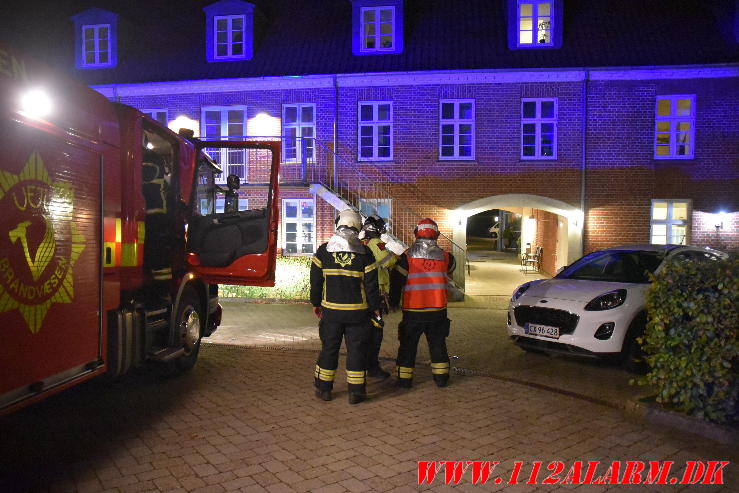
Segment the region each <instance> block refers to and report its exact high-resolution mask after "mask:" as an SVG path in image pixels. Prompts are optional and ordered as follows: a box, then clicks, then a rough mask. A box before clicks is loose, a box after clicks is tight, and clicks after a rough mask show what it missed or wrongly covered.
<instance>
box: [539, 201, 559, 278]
mask: <svg viewBox="0 0 739 493" xmlns="http://www.w3.org/2000/svg"><path fill="white" fill-rule="evenodd" d="M534 218H535V219H536V240H535V244H534V245H531V249H532V250H534V249H535V248H536V247H538V246H540V247H542V248H543V250H542V262H541V270H542V271H544V272H545V273H546V274H549V275H553V274H554V272H555V271H556V270H557V269H556V267H555V262H556V260H557V231H558V229H559V223H558V220H559V216H558V215H557V214H552V213H551V212H547V211H542V210H538V209H537V210H534ZM566 260H567V259H565V263H567V262H566Z"/></svg>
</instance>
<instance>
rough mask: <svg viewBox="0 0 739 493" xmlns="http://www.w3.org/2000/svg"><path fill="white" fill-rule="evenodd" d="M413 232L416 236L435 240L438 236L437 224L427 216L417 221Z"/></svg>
mask: <svg viewBox="0 0 739 493" xmlns="http://www.w3.org/2000/svg"><path fill="white" fill-rule="evenodd" d="M413 234H415V235H416V238H430V239H432V240H435V239H436V238H438V237H439V226H437V225H436V223H435V222H434V220H433V219H429V218H428V217H427V218H426V219H421V220H420V221H418V224H417V225H416V229H414V230H413Z"/></svg>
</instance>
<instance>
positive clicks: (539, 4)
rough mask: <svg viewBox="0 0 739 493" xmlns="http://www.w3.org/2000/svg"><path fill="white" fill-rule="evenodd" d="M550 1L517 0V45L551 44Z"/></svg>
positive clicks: (551, 17)
mask: <svg viewBox="0 0 739 493" xmlns="http://www.w3.org/2000/svg"><path fill="white" fill-rule="evenodd" d="M553 18H554V16H553V15H552V2H551V1H544V0H518V37H517V42H518V46H552V29H553V27H554V26H553V23H552V20H553Z"/></svg>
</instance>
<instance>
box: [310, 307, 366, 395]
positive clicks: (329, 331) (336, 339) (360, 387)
mask: <svg viewBox="0 0 739 493" xmlns="http://www.w3.org/2000/svg"><path fill="white" fill-rule="evenodd" d="M369 331H370V322H369V321H366V322H353V323H349V322H332V321H328V320H323V319H322V320H321V321H320V323H319V324H318V335H319V336H320V337H321V343H322V347H321V354H319V355H318V361H317V362H316V370H315V373H314V377H315V378H314V382H315V386H316V388H318V389H319V390H331V389H332V388H333V386H334V378H335V376H336V368H337V367H338V366H339V349H340V348H341V340H342V338H344V339H345V340H346V381H347V384H348V387H349V392H350V393H352V394H364V393H365V392H366V381H367V371H366V370H367V338H368V337H369Z"/></svg>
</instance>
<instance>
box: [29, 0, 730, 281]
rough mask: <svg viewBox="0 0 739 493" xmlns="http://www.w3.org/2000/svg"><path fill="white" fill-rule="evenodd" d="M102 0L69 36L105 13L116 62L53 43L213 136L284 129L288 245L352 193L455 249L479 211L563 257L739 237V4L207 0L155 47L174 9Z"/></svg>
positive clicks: (320, 227)
mask: <svg viewBox="0 0 739 493" xmlns="http://www.w3.org/2000/svg"><path fill="white" fill-rule="evenodd" d="M72 3H74V2H72ZM87 4H89V2H87ZM87 4H85V6H89V5H87ZM299 4H300V5H299ZM637 4H639V5H637ZM96 6H97V7H100V8H102V9H109V10H98V9H90V10H82V5H81V4H80V6H78V8H79V10H76V11H74V12H72V13H76V14H78V15H77V16H75V28H74V29H75V31H74V32H72V31H71V30H69V32H66V36H67V39H66V43H67V45H68V46H74V42H75V40H77V41H76V43H77V46H78V47H79V46H82V47H83V48H84V46H86V45H85V44H84V43H85V40H84V39H82V40H79V39H78V38H79V37H80V36H82V37H83V38H84V36H85V35H86V34H85V33H86V32H87V31H85V26H87V27H89V26H90V25H95V26H98V25H102V24H97V22H98V21H97V20H96V19H103V21H105V22H108V23H110V24H105V25H109V26H110V29H111V34H110V35H108V37H107V38H104V37H102V35H100V34H99V33H98V31H95V33H94V34H92V36H93V37H95V36H97V37H95V38H94V39H96V40H97V41H98V42H104V43H108V44H107V45H105V46H108V48H109V50H110V51H111V52H112V51H113V50H117V52H116V57H115V63H113V62H112V60H113V57H111V56H109V55H107V54H106V53H107V52H103V51H101V50H100V49H99V46H100V44H98V45H96V46H97V48H96V49H94V50H93V52H94V55H95V57H94V58H89V53H88V58H89V60H92V61H93V62H95V64H100V63H101V60H102V62H105V63H107V62H110V63H109V64H108V65H105V63H103V66H102V67H99V66H97V65H95V64H93V65H94V66H90V67H84V63H81V64H80V63H77V65H74V64H71V62H70V60H69V57H72V56H74V57H76V58H75V59H76V60H77V62H85V60H81V59H80V58H79V57H80V56H83V55H80V50H79V49H78V50H77V52H75V53H76V54H75V55H72V54H71V48H69V49H68V50H67V51H66V52H65V51H64V50H63V48H57V49H56V50H49V51H48V52H45V53H47V55H48V56H47V58H50V59H53V60H55V61H56V62H57V64H59V65H61V66H65V64H66V66H68V68H69V69H70V70H72V69H73V68H74V67H75V66H76V67H77V68H76V69H74V70H72V71H73V72H74V73H75V74H76V75H77V76H78V77H81V78H83V79H84V80H86V81H87V82H88V83H90V84H91V85H92V86H93V87H94V88H96V89H97V90H99V91H100V92H101V93H103V94H104V95H106V96H107V97H109V98H110V99H112V100H115V101H119V102H122V103H125V104H129V105H131V106H134V107H137V108H139V109H142V110H148V111H152V110H158V111H159V112H161V114H160V115H159V117H160V118H161V119H162V121H163V122H165V123H167V124H171V123H172V121H173V120H174V119H175V118H177V117H187V118H188V119H190V120H191V121H193V122H195V126H196V129H197V130H198V131H199V132H200V135H201V136H206V138H207V135H208V131H209V130H208V128H210V127H208V128H206V127H207V126H208V125H211V127H212V128H216V127H218V126H219V125H220V129H221V130H219V131H220V132H221V133H220V134H219V135H231V136H237V135H247V136H269V137H274V138H280V137H282V138H283V142H284V143H285V149H284V150H283V155H284V157H285V159H284V160H285V164H284V165H283V173H282V180H283V182H284V185H283V187H282V189H281V198H282V199H283V210H282V214H283V217H282V222H281V224H282V226H281V231H280V244H281V246H282V248H283V252H284V254H308V253H311V252H312V251H313V250H314V249H315V248H316V247H317V246H318V245H319V244H320V243H321V242H323V241H325V240H326V239H327V238H328V237H329V235H330V234H331V232H332V230H333V216H334V208H335V205H334V206H332V205H330V203H332V202H333V203H334V204H336V201H335V199H336V198H337V197H338V198H339V199H343V200H345V201H348V202H350V203H352V204H353V205H355V206H357V207H358V208H360V209H361V210H363V211H365V212H367V211H370V210H373V208H374V210H377V211H378V212H380V213H381V215H387V216H389V217H388V219H389V220H390V222H391V224H392V228H393V232H394V233H395V234H397V235H398V236H399V237H400V238H401V239H408V237H409V233H410V232H411V231H412V228H413V225H414V223H415V221H417V220H418V219H420V218H421V217H424V216H429V217H433V218H434V219H436V220H437V221H438V223H439V225H440V227H441V230H442V232H443V233H444V234H445V236H446V237H447V238H448V240H444V241H446V242H447V243H446V244H447V246H451V245H450V243H449V241H452V240H453V241H454V242H455V243H456V244H457V245H460V246H462V247H463V246H464V244H465V238H466V221H467V218H468V217H469V216H470V215H472V214H475V213H478V212H481V211H484V210H489V209H502V210H508V211H512V212H515V213H518V214H521V215H522V217H523V219H524V221H525V222H526V224H527V225H528V226H527V227H529V228H530V231H529V232H528V234H529V237H530V238H531V242H532V246H542V247H543V249H544V261H543V269H544V270H545V271H546V272H549V273H552V272H554V271H555V270H556V269H557V268H558V267H561V266H562V265H566V264H568V263H570V262H571V261H572V260H574V259H576V258H577V257H579V256H580V255H581V254H582V253H586V252H590V251H593V250H596V249H600V248H604V247H608V246H613V245H617V244H628V243H649V242H662V243H664V242H668V243H670V242H674V243H691V244H695V245H704V246H711V247H717V248H721V249H725V250H735V249H737V248H739V200H738V196H739V195H738V194H737V188H738V185H739V180H738V178H739V111H738V109H739V64H737V63H736V61H737V60H738V59H739V49H738V47H739V38H738V36H739V27H738V26H739V17H737V11H736V4H735V2H733V1H717V2H715V4H714V3H711V5H710V6H709V7H706V5H705V3H703V2H699V1H697V0H696V1H685V2H681V3H680V6H677V5H676V4H675V3H674V2H669V1H655V2H650V5H649V6H646V7H645V6H644V5H643V2H634V1H631V0H625V1H624V2H619V3H618V6H614V5H612V6H611V7H610V10H604V9H602V8H599V7H598V6H597V5H594V3H593V2H583V1H575V0H566V1H563V0H551V1H542V0H530V1H529V0H505V1H503V0H501V1H482V0H457V1H452V0H436V1H428V2H424V1H420V0H405V1H404V0H385V1H383V0H326V1H321V2H287V1H285V0H275V1H273V2H266V1H264V2H262V1H256V0H255V1H254V2H253V3H249V2H242V1H238V0H222V1H220V2H215V3H212V2H197V1H187V2H184V3H183V5H182V6H181V8H180V9H179V11H178V12H177V13H171V12H170V13H169V14H171V16H174V17H177V18H179V17H181V18H182V20H177V19H175V20H174V21H173V22H172V23H171V25H172V26H174V27H175V28H179V29H173V30H172V32H171V36H170V34H168V32H166V31H164V32H156V34H155V35H152V38H151V39H153V40H156V41H158V42H159V43H160V44H161V43H165V44H162V45H161V49H160V50H156V51H155V50H150V49H149V50H144V52H142V49H141V41H140V40H138V38H140V37H141V36H143V35H146V33H152V32H154V31H153V30H154V26H155V23H153V22H149V23H148V24H147V23H146V22H143V21H142V23H141V24H142V25H140V26H132V25H131V22H130V21H131V19H133V18H136V13H137V12H136V11H135V10H136V7H126V8H125V11H120V9H121V7H119V6H116V4H114V3H111V2H104V1H100V2H97V3H96ZM206 7H207V8H206ZM637 7H638V8H637ZM68 8H70V9H71V8H72V7H68ZM116 9H119V10H116ZM635 10H636V11H638V12H639V13H638V15H637V14H635V13H634V11H635ZM80 11H81V12H82V13H79V12H80ZM111 12H112V13H113V14H117V17H116V16H114V17H113V18H114V20H113V21H110V19H111ZM204 12H205V13H204ZM242 14H243V15H242ZM70 15H71V13H70ZM213 16H215V17H213ZM124 17H125V18H127V19H128V21H126V20H125V19H124ZM79 19H82V20H81V21H80V20H79ZM116 19H117V20H116ZM219 19H220V20H219ZM223 19H226V22H225V23H223V22H224V21H223ZM101 22H102V21H101ZM219 22H220V23H221V24H219ZM250 23H251V24H250ZM78 24H79V25H78ZM224 26H225V27H224ZM532 26H533V27H532ZM185 28H187V29H188V30H189V31H188V32H189V36H188V37H187V38H185V37H184V34H183V33H182V31H183V30H184V29H185ZM80 29H82V30H81V31H80ZM209 29H215V31H219V29H220V30H221V31H222V32H224V33H226V35H225V36H223V37H219V36H220V35H219V34H217V32H216V34H213V33H211V32H210V31H209ZM668 31H669V32H670V33H671V36H668V35H667V33H668ZM55 32H56V33H57V34H58V35H59V42H58V44H59V46H64V40H63V39H62V35H63V34H64V32H65V31H63V30H57V31H55ZM113 33H115V34H116V39H117V41H116V43H117V45H116V46H113V44H112V42H110V41H109V40H111V39H113ZM178 33H179V34H178ZM532 33H533V34H532ZM88 35H89V32H88ZM211 35H212V36H214V37H213V38H212V39H213V40H215V41H214V42H213V43H209V44H208V43H205V40H204V37H206V38H207V37H208V36H211ZM168 36H169V37H168ZM532 36H533V38H532ZM534 38H535V39H534ZM208 39H211V38H208ZM241 39H246V43H245V44H243V43H242V42H241V41H239V40H241ZM224 40H225V41H224ZM696 40H700V42H699V41H696ZM80 43H82V45H80ZM127 43H128V44H127ZM178 43H179V44H178ZM214 43H215V44H214ZM172 45H176V46H172ZM246 45H248V50H247V49H245V48H244V46H246ZM158 46H159V45H158ZM136 47H138V49H137V48H136ZM206 50H211V51H207V53H206ZM219 50H220V51H219ZM37 51H38V50H37ZM84 51H85V50H84V49H82V52H84ZM247 51H248V53H247ZM65 57H66V58H65ZM89 60H88V61H89ZM80 65H83V66H82V67H80ZM209 111H210V112H211V113H208V112H209ZM153 115H154V116H157V114H156V113H153ZM218 115H220V116H218ZM219 118H220V119H219ZM231 120H234V122H235V123H234V122H232V121H231ZM263 120H264V121H266V122H268V125H266V126H265V125H260V124H259V123H260V122H262V123H264V122H263ZM213 122H215V123H213ZM232 123H233V125H234V127H231V126H229V124H232ZM234 128H243V129H244V132H243V134H240V133H239V132H238V131H236V130H233V129H234ZM294 136H297V138H295V139H293V137H294ZM224 164H228V163H224ZM258 168H259V164H258V163H250V165H249V168H248V170H247V171H246V175H245V176H244V177H243V178H244V179H245V181H246V182H248V181H249V176H256V174H258V173H259V171H258ZM242 195H243V196H244V197H245V198H246V196H247V195H248V191H246V190H242ZM304 201H308V202H304ZM248 206H249V207H256V206H257V204H256V203H250V204H248ZM286 214H290V215H292V214H297V216H288V215H286ZM293 233H294V234H295V236H293ZM296 238H297V239H296ZM457 253H458V254H459V252H457ZM462 276H463V273H462ZM462 282H463V277H462Z"/></svg>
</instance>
